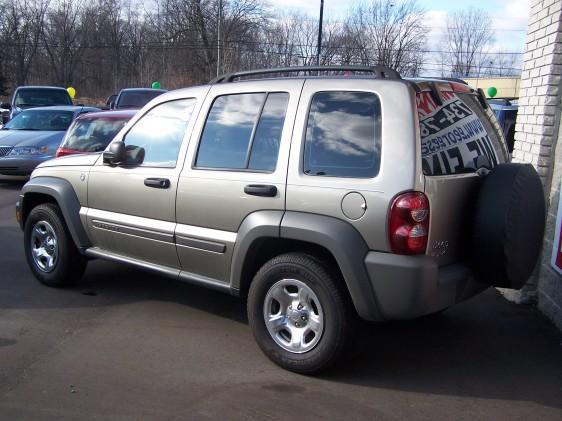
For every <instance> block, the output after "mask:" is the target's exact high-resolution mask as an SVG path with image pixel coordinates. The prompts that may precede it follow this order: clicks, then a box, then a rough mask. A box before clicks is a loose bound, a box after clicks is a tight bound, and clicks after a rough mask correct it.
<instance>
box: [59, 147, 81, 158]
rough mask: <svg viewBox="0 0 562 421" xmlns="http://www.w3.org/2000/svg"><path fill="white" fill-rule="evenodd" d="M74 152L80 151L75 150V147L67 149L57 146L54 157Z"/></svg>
mask: <svg viewBox="0 0 562 421" xmlns="http://www.w3.org/2000/svg"><path fill="white" fill-rule="evenodd" d="M76 153H82V152H80V151H77V150H75V149H68V148H58V149H57V153H56V154H55V157H57V158H58V157H60V156H66V155H73V154H76Z"/></svg>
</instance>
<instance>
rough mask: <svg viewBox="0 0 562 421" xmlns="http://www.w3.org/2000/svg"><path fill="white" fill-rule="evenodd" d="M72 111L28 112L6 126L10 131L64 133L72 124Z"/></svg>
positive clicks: (19, 115)
mask: <svg viewBox="0 0 562 421" xmlns="http://www.w3.org/2000/svg"><path fill="white" fill-rule="evenodd" d="M73 118H74V113H73V112H72V111H59V110H48V109H47V110H37V109H31V110H26V111H23V112H21V113H20V114H18V115H17V116H15V117H14V118H13V119H12V120H10V121H9V122H8V123H6V124H5V125H4V128H5V129H10V130H45V131H58V132H64V131H65V130H66V129H68V126H70V123H72V120H73Z"/></svg>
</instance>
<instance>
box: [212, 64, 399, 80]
mask: <svg viewBox="0 0 562 421" xmlns="http://www.w3.org/2000/svg"><path fill="white" fill-rule="evenodd" d="M301 72H318V73H320V72H362V73H372V74H373V75H374V76H375V77H376V78H380V79H402V78H401V77H400V73H398V72H397V71H396V70H394V69H391V68H390V67H386V66H294V67H279V68H273V69H259V70H248V71H243V72H234V73H227V74H225V75H221V76H218V77H216V78H215V79H213V80H211V81H210V82H209V83H211V84H212V83H228V82H233V81H234V79H238V78H242V77H245V76H255V75H268V74H279V73H301Z"/></svg>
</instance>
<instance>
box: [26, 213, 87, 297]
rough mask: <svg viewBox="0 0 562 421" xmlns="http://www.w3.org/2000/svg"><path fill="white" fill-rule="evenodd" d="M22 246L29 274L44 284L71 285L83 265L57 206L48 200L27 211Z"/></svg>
mask: <svg viewBox="0 0 562 421" xmlns="http://www.w3.org/2000/svg"><path fill="white" fill-rule="evenodd" d="M24 248H25V257H26V259H27V263H28V265H29V267H30V269H31V271H32V272H33V275H35V277H36V278H37V279H38V280H39V281H40V282H41V283H43V284H45V285H48V286H52V287H64V286H69V285H72V284H74V283H75V282H76V281H78V280H79V279H80V277H81V276H82V274H83V273H84V270H85V268H86V264H87V261H86V259H85V257H84V256H82V255H81V254H80V253H79V252H78V249H77V248H76V245H75V244H74V242H73V240H72V237H71V235H70V233H69V231H68V228H67V227H66V225H65V222H64V219H63V217H62V215H61V212H60V209H59V208H58V206H56V205H54V204H52V203H45V204H42V205H39V206H36V207H35V208H33V209H32V210H31V212H30V213H29V216H28V217H27V220H26V221H25V228H24Z"/></svg>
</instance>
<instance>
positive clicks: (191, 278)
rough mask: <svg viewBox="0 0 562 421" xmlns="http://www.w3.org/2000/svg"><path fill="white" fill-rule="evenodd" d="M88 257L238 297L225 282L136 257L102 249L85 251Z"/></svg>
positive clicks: (92, 248) (96, 248) (94, 248)
mask: <svg viewBox="0 0 562 421" xmlns="http://www.w3.org/2000/svg"><path fill="white" fill-rule="evenodd" d="M85 254H86V256H89V257H94V258H100V259H105V260H110V261H113V262H118V263H125V264H129V265H132V266H136V267H139V268H141V269H146V270H150V271H152V272H156V273H159V274H161V275H164V276H167V277H170V278H175V279H178V280H180V281H183V282H187V283H190V284H194V285H200V286H204V287H206V288H211V289H215V290H219V291H222V292H227V293H229V294H233V295H237V294H238V291H237V290H233V289H231V288H230V285H229V284H228V283H225V282H221V281H217V280H216V279H211V278H207V277H206V276H201V275H196V274H194V273H190V272H186V271H180V270H179V269H174V268H170V267H167V266H162V265H157V264H154V263H149V262H146V261H144V260H140V259H136V258H134V257H127V256H123V255H121V254H117V253H113V252H110V251H107V250H103V249H100V248H98V247H90V248H89V249H87V250H86V251H85Z"/></svg>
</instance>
